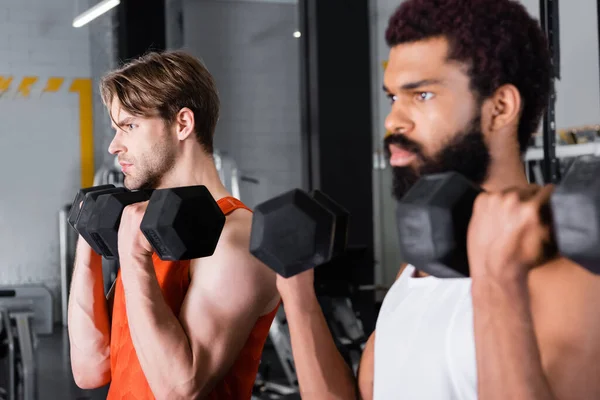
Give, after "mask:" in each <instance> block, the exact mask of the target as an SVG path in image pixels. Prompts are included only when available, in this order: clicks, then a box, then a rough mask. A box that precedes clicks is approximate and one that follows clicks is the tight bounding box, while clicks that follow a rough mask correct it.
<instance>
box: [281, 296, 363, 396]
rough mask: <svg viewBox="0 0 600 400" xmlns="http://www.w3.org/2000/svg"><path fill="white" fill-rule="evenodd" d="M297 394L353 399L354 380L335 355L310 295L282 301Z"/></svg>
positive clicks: (315, 303)
mask: <svg viewBox="0 0 600 400" xmlns="http://www.w3.org/2000/svg"><path fill="white" fill-rule="evenodd" d="M283 306H284V308H285V314H286V317H287V321H288V326H289V330H290V336H291V341H292V352H293V356H294V364H295V367H296V373H297V376H298V382H299V385H300V394H301V396H302V397H303V398H310V399H332V398H335V399H345V400H346V399H356V398H357V394H356V380H355V377H354V374H353V373H352V370H351V369H350V368H349V367H348V364H346V362H345V361H344V359H343V357H342V355H341V354H340V353H339V351H338V349H337V347H336V345H335V342H334V340H333V337H332V336H331V332H330V331H329V327H328V326H327V322H326V320H325V316H324V315H323V311H322V310H321V307H320V305H319V302H318V300H317V298H316V296H315V295H314V293H312V294H306V295H302V296H301V297H298V298H295V299H291V298H288V299H285V298H284V299H283Z"/></svg>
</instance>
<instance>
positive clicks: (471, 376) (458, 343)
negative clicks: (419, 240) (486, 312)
mask: <svg viewBox="0 0 600 400" xmlns="http://www.w3.org/2000/svg"><path fill="white" fill-rule="evenodd" d="M414 271H415V268H414V267H413V266H411V265H409V266H407V267H406V269H405V270H404V271H403V272H402V275H401V276H400V277H399V278H398V279H397V280H396V282H394V284H393V285H392V287H391V288H390V290H389V291H388V293H387V295H386V297H385V299H384V301H383V304H382V307H381V311H380V313H379V317H378V319H377V326H376V331H375V355H374V357H375V358H374V363H375V365H374V388H373V391H374V392H373V398H374V399H375V400H390V399H411V400H413V399H414V400H417V399H418V400H421V399H432V400H434V399H435V400H455V399H456V400H458V399H460V400H471V399H477V370H476V362H475V342H474V336H473V309H472V305H471V280H470V279H468V278H464V279H463V278H460V279H458V278H456V279H455V278H452V279H438V278H435V277H432V276H428V277H425V278H415V277H414V276H413V273H414Z"/></svg>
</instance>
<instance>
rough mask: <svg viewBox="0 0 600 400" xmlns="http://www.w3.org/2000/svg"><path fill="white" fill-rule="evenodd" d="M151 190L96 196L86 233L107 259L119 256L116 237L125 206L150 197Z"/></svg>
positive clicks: (117, 236)
mask: <svg viewBox="0 0 600 400" xmlns="http://www.w3.org/2000/svg"><path fill="white" fill-rule="evenodd" d="M151 194H152V191H150V190H138V191H135V192H130V191H127V192H122V193H109V194H102V195H100V196H98V199H97V200H96V207H95V210H94V213H93V214H92V216H91V217H90V220H89V222H88V228H87V230H88V233H89V234H90V236H91V237H92V239H94V241H95V242H96V244H97V245H98V247H100V248H101V249H102V252H103V255H104V257H105V258H106V259H108V260H114V259H117V258H118V257H119V251H118V250H119V248H118V238H119V226H120V225H121V215H123V210H124V209H125V207H126V206H128V205H130V204H133V203H139V202H142V201H146V200H149V199H150V195H151Z"/></svg>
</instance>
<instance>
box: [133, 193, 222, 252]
mask: <svg viewBox="0 0 600 400" xmlns="http://www.w3.org/2000/svg"><path fill="white" fill-rule="evenodd" d="M224 226H225V215H224V214H223V211H222V210H221V208H220V207H219V204H218V203H217V202H216V201H215V199H214V198H213V197H212V195H211V194H210V192H209V190H208V189H207V188H206V186H185V187H176V188H169V189H160V190H155V191H154V192H153V193H152V196H151V197H150V202H149V203H148V208H147V209H146V213H145V214H144V218H143V219H142V223H141V225H140V229H141V230H142V233H143V234H144V235H145V236H146V239H148V241H149V242H150V244H151V245H152V247H153V248H154V250H155V251H156V253H157V254H158V257H159V258H160V259H161V260H170V261H175V260H190V259H194V258H202V257H208V256H210V255H212V254H213V253H214V251H215V249H216V247H217V243H218V242H219V238H220V236H221V232H222V231H223V227H224Z"/></svg>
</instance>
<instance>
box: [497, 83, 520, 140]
mask: <svg viewBox="0 0 600 400" xmlns="http://www.w3.org/2000/svg"><path fill="white" fill-rule="evenodd" d="M489 100H490V102H489V107H490V112H491V116H490V128H491V129H492V130H493V131H496V130H500V129H502V128H505V127H506V126H518V125H519V118H520V117H521V108H522V99H521V93H519V90H518V89H517V88H516V87H515V86H514V85H510V84H506V85H502V86H500V87H499V88H498V89H497V90H496V92H495V93H494V94H493V95H492V97H491V98H490V99H489Z"/></svg>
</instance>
